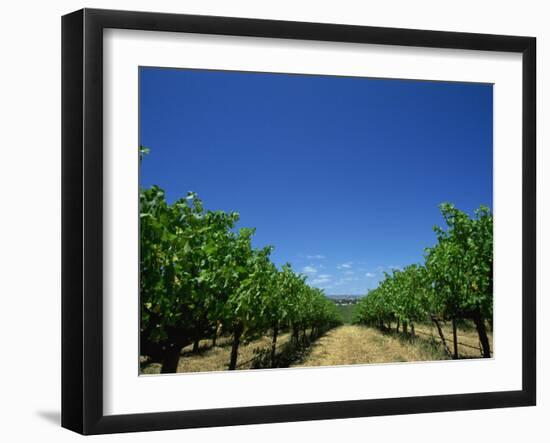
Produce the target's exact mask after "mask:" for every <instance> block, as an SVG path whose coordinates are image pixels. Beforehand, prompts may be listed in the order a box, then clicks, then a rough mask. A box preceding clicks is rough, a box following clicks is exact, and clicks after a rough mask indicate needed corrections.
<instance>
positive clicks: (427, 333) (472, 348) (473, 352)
mask: <svg viewBox="0 0 550 443" xmlns="http://www.w3.org/2000/svg"><path fill="white" fill-rule="evenodd" d="M467 326H468V327H467V328H460V327H459V328H457V339H458V355H459V358H479V357H481V350H480V344H479V337H478V335H477V331H476V329H475V326H473V324H472V325H469V324H468V325H467ZM415 329H416V331H415V332H416V333H417V334H418V336H419V338H421V339H424V340H432V339H433V340H435V341H437V343H441V339H440V338H439V334H438V333H437V329H436V327H435V326H434V325H433V324H425V325H418V326H415ZM441 329H442V330H443V335H444V336H445V341H446V342H447V346H448V347H449V349H450V350H451V352H452V351H453V330H452V325H451V323H450V322H448V323H445V324H443V325H441ZM432 337H433V338H432ZM487 337H488V338H489V345H490V347H491V356H492V352H493V334H492V332H490V331H487Z"/></svg>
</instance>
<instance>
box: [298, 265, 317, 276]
mask: <svg viewBox="0 0 550 443" xmlns="http://www.w3.org/2000/svg"><path fill="white" fill-rule="evenodd" d="M302 272H303V273H304V274H317V269H315V268H314V267H313V266H304V267H303V268H302Z"/></svg>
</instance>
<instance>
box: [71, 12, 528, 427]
mask: <svg viewBox="0 0 550 443" xmlns="http://www.w3.org/2000/svg"><path fill="white" fill-rule="evenodd" d="M535 51H536V42H535V39H534V38H531V37H516V36H497V35H484V34H466V33H453V32H437V31H421V30H409V29H388V28H374V27H362V26H349V25H339V24H319V23H299V22H283V21H271V20H256V19H243V18H228V17H208V16H192V15H176V14H160V13H149V12H125V11H108V10H91V9H84V10H81V11H77V12H74V13H72V14H69V15H66V16H64V17H63V21H62V57H63V66H62V76H63V78H62V87H63V88H62V89H63V94H62V108H63V111H62V121H63V127H62V144H63V146H62V160H63V165H62V172H63V181H62V185H63V195H62V197H63V210H62V212H63V214H62V220H63V227H62V234H63V235H62V241H63V245H62V251H63V263H62V269H63V277H62V279H63V294H62V297H63V300H62V309H63V312H62V322H63V324H62V334H63V337H62V359H63V361H62V371H63V373H62V425H63V426H64V427H66V428H69V429H72V430H74V431H77V432H80V433H83V434H100V433H113V432H129V431H147V430H160V429H176V428H191V427H206V426H227V425H237V424H252V423H272V422H283V421H299V420H316V419H329V418H346V417H360V416H376V415H388V414H410V413H422V412H434V411H453V410H464V409H483V408H497V407H513V406H529V405H534V404H535V402H536V373H535V368H536V355H535V349H536V341H535V340H536V337H535V335H536V334H535V331H536V324H535V306H536V292H535V258H536V251H535V244H536V217H535V210H536V206H535V203H536V189H535V183H536V181H535V167H536V158H535V129H536V128H535V109H536V107H535V72H536V70H535V60H536V52H535Z"/></svg>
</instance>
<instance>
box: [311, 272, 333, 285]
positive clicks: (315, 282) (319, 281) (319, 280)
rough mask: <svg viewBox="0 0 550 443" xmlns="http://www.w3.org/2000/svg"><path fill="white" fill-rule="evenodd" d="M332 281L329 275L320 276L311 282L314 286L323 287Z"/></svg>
mask: <svg viewBox="0 0 550 443" xmlns="http://www.w3.org/2000/svg"><path fill="white" fill-rule="evenodd" d="M330 280H331V277H330V275H328V274H319V276H318V277H317V278H314V279H313V280H311V284H312V285H321V284H323V283H328V282H330Z"/></svg>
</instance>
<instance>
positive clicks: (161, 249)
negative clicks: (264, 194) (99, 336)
mask: <svg viewBox="0 0 550 443" xmlns="http://www.w3.org/2000/svg"><path fill="white" fill-rule="evenodd" d="M238 219H239V216H238V214H237V213H234V212H232V213H226V212H222V211H207V210H205V209H204V208H203V204H202V202H201V200H200V199H199V198H198V197H197V195H195V194H192V193H190V194H189V195H187V196H186V197H185V198H182V199H180V200H177V201H176V202H174V203H173V204H168V203H167V201H166V198H165V193H164V191H163V190H162V189H160V188H159V187H156V186H153V187H151V188H149V189H142V190H141V191H140V239H141V242H140V244H141V249H140V266H141V272H140V297H141V300H140V303H141V327H140V352H141V355H143V356H148V357H149V358H150V359H151V360H152V361H158V362H160V363H161V365H162V372H163V373H171V372H176V370H177V367H178V362H179V359H180V354H181V351H182V349H183V348H184V347H186V346H188V345H190V344H191V345H194V347H195V349H196V350H198V348H199V345H200V341H201V340H203V339H205V338H208V339H210V340H212V341H213V343H214V344H215V343H216V340H217V338H218V337H221V336H223V337H227V336H230V337H231V352H230V356H229V361H228V362H227V363H228V366H227V368H228V369H229V370H234V369H236V368H237V365H238V358H239V347H240V344H241V342H243V341H248V340H250V339H251V338H254V337H258V336H260V335H264V334H266V333H267V332H268V331H269V333H270V335H271V340H272V350H273V352H272V357H273V358H272V360H273V365H275V364H276V362H275V350H276V347H277V340H278V336H279V334H280V333H281V332H283V331H285V332H286V331H289V332H290V335H291V340H292V341H293V342H295V343H299V342H305V341H309V340H312V339H313V338H315V337H317V336H319V335H321V334H323V333H324V332H325V331H326V330H327V329H329V328H331V327H334V326H336V325H338V324H340V322H341V320H340V317H339V315H338V312H337V310H336V307H335V305H334V304H333V303H332V302H331V301H329V300H328V299H327V298H326V297H325V296H324V294H323V292H322V291H321V290H320V289H316V288H312V287H310V286H308V285H307V284H306V283H305V277H303V276H301V275H298V274H296V273H294V272H293V271H292V269H291V266H290V265H285V266H283V267H282V268H281V269H277V267H276V266H275V265H274V264H273V263H272V262H271V261H270V253H271V248H270V247H266V248H263V249H254V248H253V247H252V245H251V240H252V236H253V234H254V230H253V229H247V228H242V229H239V230H238V231H236V230H235V224H236V222H237V221H238Z"/></svg>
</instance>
